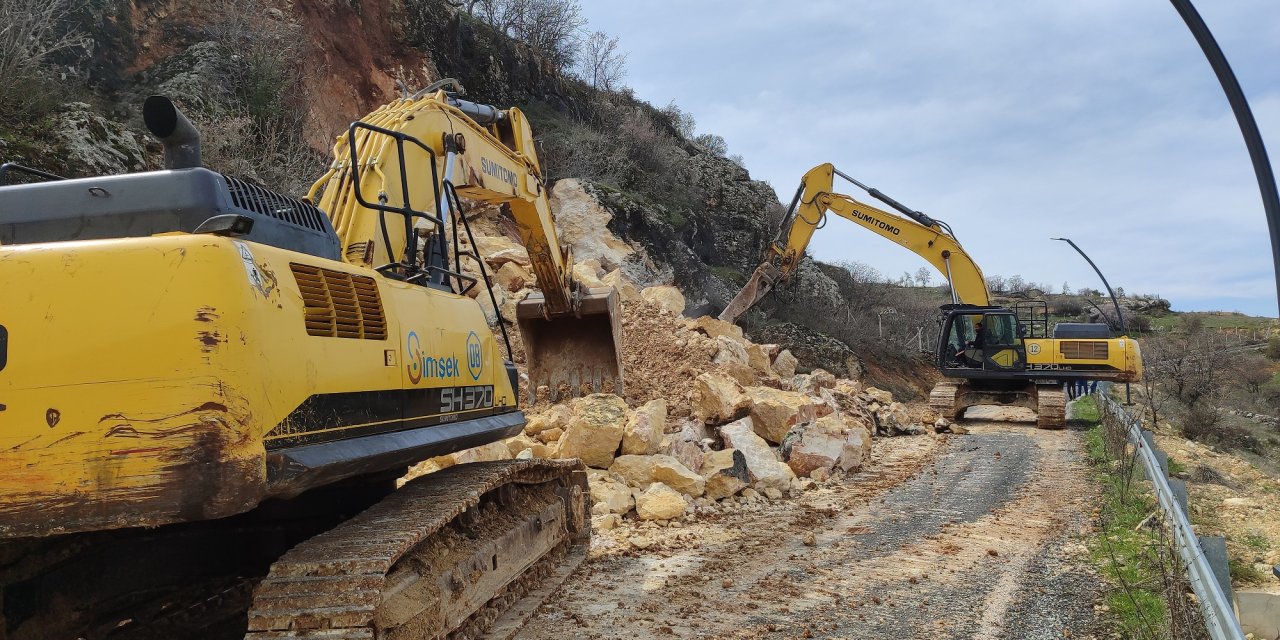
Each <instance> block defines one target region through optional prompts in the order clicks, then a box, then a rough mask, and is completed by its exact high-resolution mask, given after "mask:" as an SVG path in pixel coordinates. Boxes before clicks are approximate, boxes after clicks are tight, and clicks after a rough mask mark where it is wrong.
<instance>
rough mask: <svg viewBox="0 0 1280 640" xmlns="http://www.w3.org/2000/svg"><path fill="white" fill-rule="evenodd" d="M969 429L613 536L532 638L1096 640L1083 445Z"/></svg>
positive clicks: (1053, 435)
mask: <svg viewBox="0 0 1280 640" xmlns="http://www.w3.org/2000/svg"><path fill="white" fill-rule="evenodd" d="M969 426H970V428H971V431H972V432H971V434H970V435H968V436H959V437H955V436H953V437H950V438H942V437H937V438H934V437H919V438H897V439H888V440H883V441H879V442H877V443H876V447H877V451H876V459H875V460H874V461H873V464H872V466H871V469H870V471H869V472H867V473H863V474H859V475H858V476H855V477H854V478H852V479H851V480H850V481H848V482H847V483H833V484H832V485H830V486H828V487H824V488H822V489H819V490H815V491H810V492H806V493H805V494H804V495H803V497H801V498H799V499H797V500H794V501H787V502H778V503H771V504H766V505H758V506H757V505H750V506H746V507H734V508H730V509H723V510H719V511H717V512H713V513H711V514H706V515H703V516H701V517H700V518H699V520H698V521H697V522H694V523H689V524H684V525H680V526H678V527H671V528H652V529H650V528H645V527H643V526H637V525H633V526H630V527H628V528H626V529H620V530H616V531H611V532H605V533H604V534H602V535H600V536H599V538H600V539H599V540H598V541H597V543H598V547H599V548H598V549H597V551H596V553H595V554H593V555H596V558H595V559H594V560H593V561H592V562H590V563H589V564H588V565H587V566H586V567H585V568H584V570H582V571H580V572H579V573H578V574H577V575H576V576H575V577H573V578H571V579H570V581H569V583H567V584H566V585H565V587H564V588H562V589H561V591H560V592H559V593H558V594H557V595H556V596H553V597H552V599H551V600H550V601H549V603H548V604H547V605H544V607H543V608H542V609H540V611H539V614H538V615H537V616H536V617H535V618H534V619H533V620H531V621H530V624H529V625H528V626H527V627H526V629H525V630H524V632H522V633H521V634H520V635H519V637H520V638H552V637H557V638H558V637H582V638H633V637H639V638H653V637H672V636H675V637H689V638H698V637H702V638H720V637H740V638H747V637H751V638H756V637H763V638H807V637H816V638H868V639H877V638H894V639H899V638H917V637H918V638H936V637H946V638H981V639H992V640H994V639H1002V638H1010V639H1011V638H1029V637H1043V638H1061V637H1063V631H1070V632H1071V633H1072V634H1073V636H1072V637H1077V638H1079V637H1088V636H1089V635H1090V634H1091V633H1092V632H1093V631H1092V630H1093V628H1094V627H1096V626H1097V621H1096V620H1094V619H1093V613H1092V610H1093V607H1092V605H1093V599H1094V597H1095V595H1096V594H1093V593H1091V592H1090V590H1089V589H1088V588H1086V587H1085V585H1087V584H1095V583H1096V579H1094V580H1090V579H1089V576H1088V574H1087V570H1084V569H1082V568H1081V567H1080V566H1079V565H1080V564H1081V562H1080V559H1079V557H1078V553H1067V554H1064V553H1063V552H1062V548H1063V547H1064V546H1066V547H1070V548H1073V549H1074V548H1075V547H1078V546H1079V545H1072V544H1069V543H1070V538H1071V534H1072V533H1073V532H1075V530H1076V529H1078V528H1079V527H1081V526H1082V525H1083V522H1084V515H1083V514H1084V513H1086V512H1087V506H1088V502H1089V496H1090V495H1091V493H1090V488H1089V485H1088V483H1087V481H1086V479H1085V476H1084V469H1083V466H1082V463H1081V462H1080V453H1079V448H1080V438H1079V435H1078V434H1076V433H1073V432H1068V431H1038V430H1036V429H1034V427H1031V426H1028V425H1024V424H1018V425H1010V424H1001V423H979V424H974V425H969ZM806 534H811V535H808V536H807V535H806ZM637 542H638V543H639V546H640V547H644V548H643V549H640V548H638V547H637V545H636V544H635V543H637ZM1049 551H1052V552H1053V553H1047V552H1049ZM1047 556H1052V558H1050V559H1048V560H1046V557H1047ZM1064 573H1065V574H1067V575H1066V578H1068V579H1064V578H1063V577H1062V576H1063V575H1064ZM1045 607H1050V608H1053V609H1055V611H1054V612H1053V613H1052V614H1049V615H1039V616H1038V617H1037V615H1036V613H1037V612H1038V611H1039V610H1040V609H1042V608H1045ZM1064 612H1065V613H1064ZM1032 625H1034V626H1035V628H1034V629H1032V628H1030V627H1031V626H1032Z"/></svg>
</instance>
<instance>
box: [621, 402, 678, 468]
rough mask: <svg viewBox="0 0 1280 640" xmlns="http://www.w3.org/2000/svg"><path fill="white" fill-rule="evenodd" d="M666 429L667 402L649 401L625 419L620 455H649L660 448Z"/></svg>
mask: <svg viewBox="0 0 1280 640" xmlns="http://www.w3.org/2000/svg"><path fill="white" fill-rule="evenodd" d="M666 428H667V401H666V400H663V399H662V398H656V399H654V400H650V401H648V402H646V403H644V404H642V405H640V407H639V408H638V409H636V410H635V411H634V412H633V413H632V414H631V417H629V418H627V425H626V428H624V429H623V432H622V453H624V454H627V455H650V454H654V453H657V452H658V450H659V449H660V448H661V447H662V434H663V432H664V431H666Z"/></svg>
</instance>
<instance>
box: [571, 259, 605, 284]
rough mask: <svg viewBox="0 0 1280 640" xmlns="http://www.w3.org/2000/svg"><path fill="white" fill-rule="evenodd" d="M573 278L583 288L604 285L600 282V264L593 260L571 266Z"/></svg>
mask: <svg viewBox="0 0 1280 640" xmlns="http://www.w3.org/2000/svg"><path fill="white" fill-rule="evenodd" d="M573 277H574V279H575V280H577V281H578V282H579V283H580V284H582V285H583V286H585V287H591V288H593V289H594V288H598V287H604V286H605V284H604V282H603V281H601V280H600V263H599V262H596V261H595V260H588V261H586V262H579V263H578V264H575V265H573Z"/></svg>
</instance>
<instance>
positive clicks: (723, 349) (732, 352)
mask: <svg viewBox="0 0 1280 640" xmlns="http://www.w3.org/2000/svg"><path fill="white" fill-rule="evenodd" d="M711 363H712V364H732V365H737V366H739V367H743V368H747V369H748V371H749V370H750V367H749V365H748V360H747V350H746V349H745V348H743V346H742V343H741V342H738V341H737V340H734V339H733V338H730V337H728V336H716V355H715V357H714V358H712V359H711Z"/></svg>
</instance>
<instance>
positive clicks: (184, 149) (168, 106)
mask: <svg viewBox="0 0 1280 640" xmlns="http://www.w3.org/2000/svg"><path fill="white" fill-rule="evenodd" d="M142 121H143V122H144V123H146V125H147V130H148V131H150V132H151V134H152V135H154V136H155V137H157V138H159V139H160V142H163V143H164V168H166V169H194V168H196V167H199V166H201V164H200V132H199V131H196V128H195V125H192V124H191V121H190V120H188V119H187V117H186V116H184V115H182V112H181V111H179V110H178V107H177V106H176V105H174V104H173V101H172V100H170V99H168V98H166V97H164V96H151V97H149V98H147V100H146V102H143V103H142Z"/></svg>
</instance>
